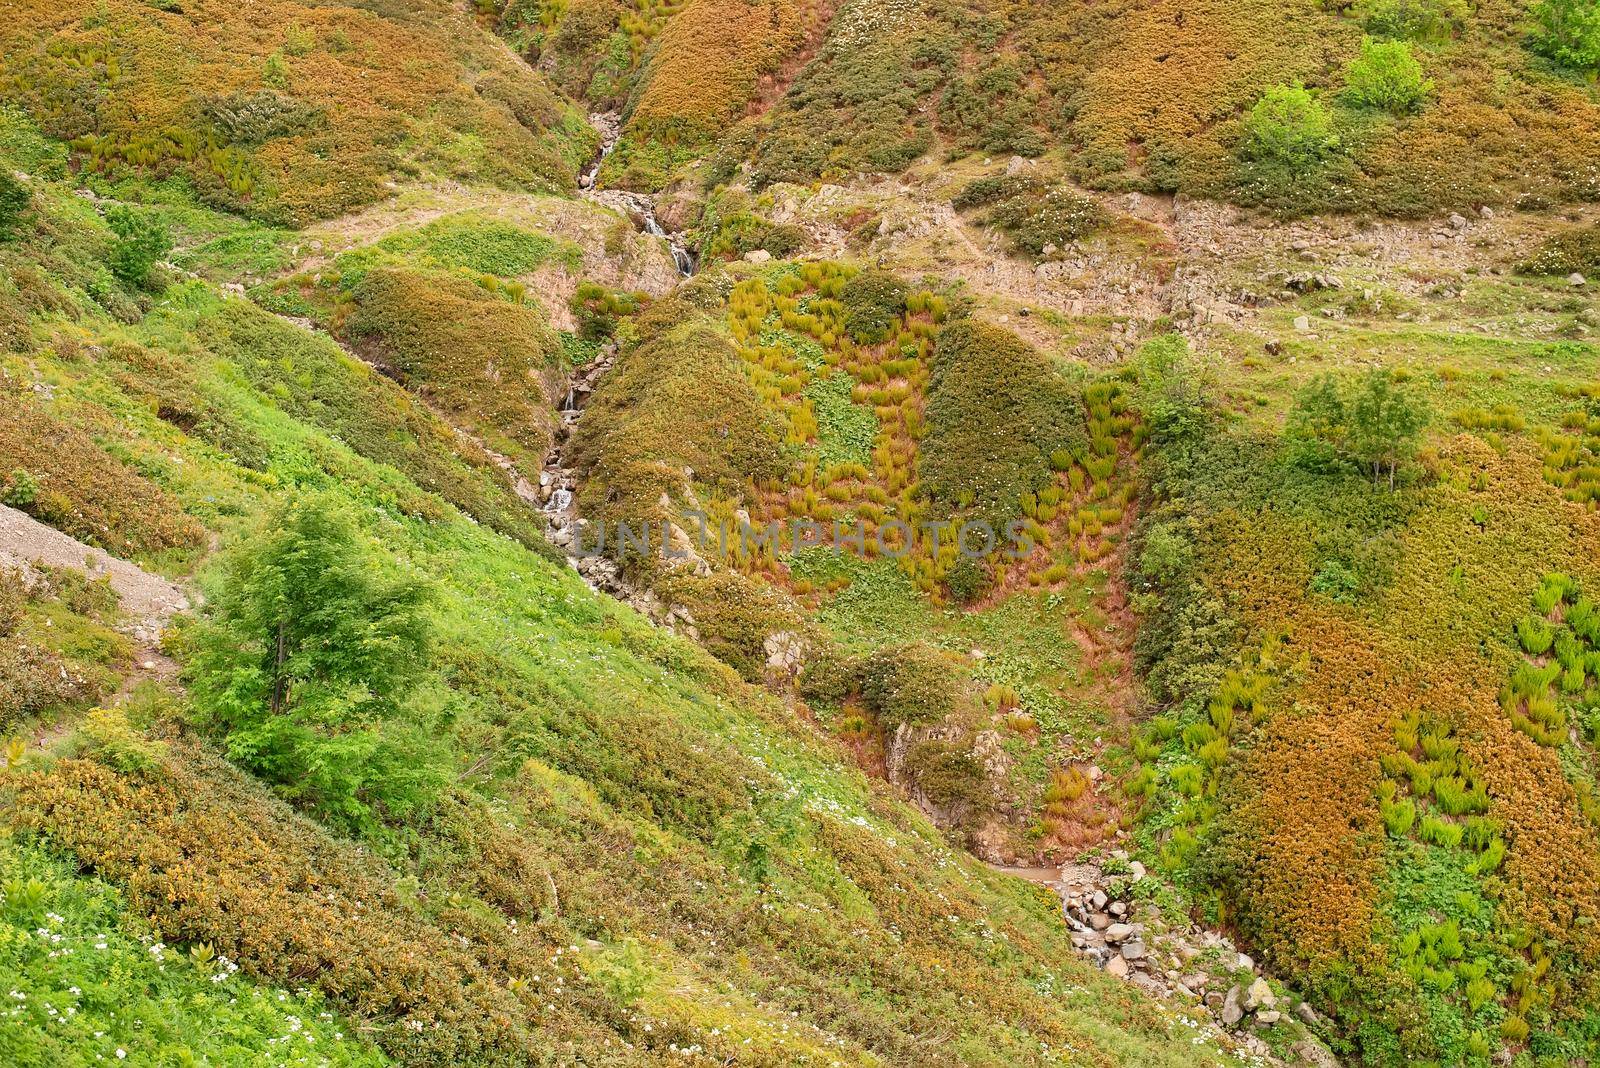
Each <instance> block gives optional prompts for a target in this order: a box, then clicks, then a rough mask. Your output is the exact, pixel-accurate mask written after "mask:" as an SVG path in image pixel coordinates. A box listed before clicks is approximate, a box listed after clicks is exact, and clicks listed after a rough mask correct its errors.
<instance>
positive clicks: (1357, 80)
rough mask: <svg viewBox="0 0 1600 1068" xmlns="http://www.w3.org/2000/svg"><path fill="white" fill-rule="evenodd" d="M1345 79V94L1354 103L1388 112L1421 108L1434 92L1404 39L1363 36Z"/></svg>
mask: <svg viewBox="0 0 1600 1068" xmlns="http://www.w3.org/2000/svg"><path fill="white" fill-rule="evenodd" d="M1344 81H1345V95H1346V96H1347V97H1348V98H1349V99H1350V100H1351V101H1352V102H1353V103H1356V104H1359V105H1360V106H1362V107H1367V108H1377V109H1381V110H1383V111H1387V112H1389V113H1390V114H1391V115H1410V114H1414V113H1416V112H1418V111H1421V110H1422V105H1423V104H1424V103H1426V102H1427V99H1428V97H1429V96H1430V95H1432V93H1433V82H1432V81H1431V80H1429V79H1428V78H1425V77H1424V76H1423V73H1422V64H1421V63H1419V62H1417V57H1416V56H1414V55H1412V54H1411V46H1410V45H1409V44H1407V43H1406V42H1404V41H1374V40H1373V39H1372V38H1370V37H1368V38H1366V39H1365V40H1363V41H1362V42H1361V54H1360V55H1359V56H1357V57H1356V58H1355V59H1352V60H1351V61H1350V64H1349V66H1347V67H1346V68H1345V72H1344Z"/></svg>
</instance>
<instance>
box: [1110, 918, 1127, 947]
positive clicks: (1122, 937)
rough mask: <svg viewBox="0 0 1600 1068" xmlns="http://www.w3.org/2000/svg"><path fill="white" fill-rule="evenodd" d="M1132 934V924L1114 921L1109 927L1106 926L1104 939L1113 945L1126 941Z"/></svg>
mask: <svg viewBox="0 0 1600 1068" xmlns="http://www.w3.org/2000/svg"><path fill="white" fill-rule="evenodd" d="M1133 934H1134V931H1133V924H1131V923H1114V924H1112V925H1111V926H1110V927H1107V928H1106V941H1107V942H1110V943H1112V944H1114V945H1115V944H1117V943H1121V942H1126V941H1127V940H1128V939H1130V938H1132V937H1133Z"/></svg>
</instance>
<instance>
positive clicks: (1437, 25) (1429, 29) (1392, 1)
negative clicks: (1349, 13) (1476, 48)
mask: <svg viewBox="0 0 1600 1068" xmlns="http://www.w3.org/2000/svg"><path fill="white" fill-rule="evenodd" d="M1358 11H1359V14H1360V15H1361V25H1362V26H1363V27H1364V28H1365V29H1366V31H1367V32H1368V33H1370V34H1372V36H1374V37H1392V38H1395V39H1397V40H1411V41H1434V40H1440V39H1442V38H1446V37H1449V36H1450V35H1451V34H1453V33H1454V32H1455V31H1456V30H1458V29H1460V28H1461V27H1462V26H1463V25H1465V24H1466V21H1467V15H1468V10H1467V5H1466V3H1465V2H1464V0H1368V2H1367V3H1364V4H1362V5H1361V6H1360V8H1359V9H1358Z"/></svg>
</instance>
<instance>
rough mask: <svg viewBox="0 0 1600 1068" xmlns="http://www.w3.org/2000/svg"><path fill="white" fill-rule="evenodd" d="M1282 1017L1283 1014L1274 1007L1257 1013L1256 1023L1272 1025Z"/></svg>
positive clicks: (1263, 1025) (1266, 1025)
mask: <svg viewBox="0 0 1600 1068" xmlns="http://www.w3.org/2000/svg"><path fill="white" fill-rule="evenodd" d="M1282 1018H1283V1014H1282V1013H1280V1012H1278V1011H1276V1010H1274V1009H1268V1010H1267V1011H1266V1012H1258V1013H1256V1023H1258V1024H1260V1025H1261V1026H1262V1027H1271V1026H1272V1025H1273V1024H1275V1023H1277V1022H1278V1021H1279V1020H1281V1019H1282Z"/></svg>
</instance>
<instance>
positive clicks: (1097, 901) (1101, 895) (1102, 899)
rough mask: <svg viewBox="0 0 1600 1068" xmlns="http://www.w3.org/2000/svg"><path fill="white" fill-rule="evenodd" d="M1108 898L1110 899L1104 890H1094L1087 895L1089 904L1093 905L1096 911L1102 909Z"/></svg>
mask: <svg viewBox="0 0 1600 1068" xmlns="http://www.w3.org/2000/svg"><path fill="white" fill-rule="evenodd" d="M1109 900H1110V899H1109V898H1107V897H1106V892H1105V891H1104V890H1096V891H1095V892H1094V893H1093V894H1090V895H1089V904H1090V905H1092V906H1093V907H1094V910H1095V911H1096V912H1099V911H1101V910H1102V909H1104V908H1105V907H1106V904H1107V902H1108V901H1109Z"/></svg>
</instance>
